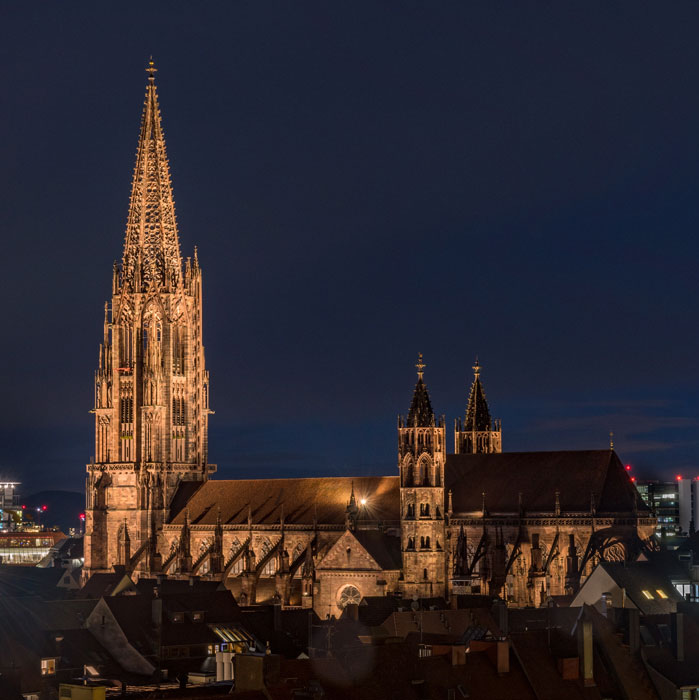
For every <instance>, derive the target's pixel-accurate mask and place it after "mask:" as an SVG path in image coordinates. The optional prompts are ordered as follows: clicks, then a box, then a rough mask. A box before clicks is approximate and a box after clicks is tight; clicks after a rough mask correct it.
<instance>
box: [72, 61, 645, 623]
mask: <svg viewBox="0 0 699 700" xmlns="http://www.w3.org/2000/svg"><path fill="white" fill-rule="evenodd" d="M148 71H149V78H148V83H147V87H146V96H145V104H144V107H143V116H142V120H141V130H140V137H139V143H138V151H137V156H136V167H135V170H134V175H133V180H132V186H131V199H130V204H129V214H128V219H127V224H126V239H125V242H124V252H123V257H122V261H121V265H116V264H115V266H114V270H113V275H112V298H111V304H107V305H106V306H105V312H104V314H105V315H104V337H103V339H102V344H101V345H100V351H99V366H98V369H97V372H96V374H95V404H94V409H93V413H94V415H95V455H94V458H93V460H92V461H91V463H90V464H88V465H87V482H86V501H87V503H86V535H85V568H84V572H85V577H86V578H89V576H90V575H92V574H93V573H96V572H106V571H111V570H112V569H113V567H114V566H122V567H125V568H126V570H127V571H129V572H130V573H131V574H132V575H133V576H135V577H153V576H156V575H167V576H173V577H190V576H201V577H205V578H209V579H214V580H221V581H223V582H224V583H225V585H226V586H227V587H228V588H230V589H231V590H232V591H233V593H234V595H235V597H236V599H237V600H238V602H239V603H240V604H243V605H250V604H254V603H256V602H257V603H259V602H270V601H275V602H278V603H281V604H282V605H298V606H303V607H309V608H310V607H313V608H314V609H315V610H316V611H317V612H318V613H319V614H320V615H321V616H323V617H325V616H327V615H331V616H332V615H338V614H340V612H341V610H342V608H343V607H344V606H346V605H347V604H349V603H359V602H360V601H361V599H362V598H364V597H368V596H386V595H396V596H403V597H406V598H410V599H412V598H414V597H443V598H445V599H447V600H448V601H449V602H450V603H452V604H454V603H455V602H456V601H457V600H458V596H459V595H464V594H473V593H487V594H491V595H500V596H501V597H503V598H504V599H506V600H507V601H508V602H509V603H510V604H512V605H541V604H542V603H544V602H545V601H546V599H547V597H548V596H551V595H561V594H564V593H566V592H571V591H574V590H576V589H577V588H578V586H579V585H580V582H581V580H582V579H583V578H584V577H585V576H586V575H587V574H588V573H589V572H590V570H591V568H592V567H593V566H594V564H595V563H596V562H598V561H599V560H600V559H611V560H619V561H622V560H631V559H633V558H635V557H636V556H637V555H638V553H639V552H641V551H642V549H643V548H644V547H648V546H651V544H652V542H651V537H652V534H653V531H654V528H655V519H654V518H653V517H652V516H651V514H650V512H649V511H648V509H647V507H646V506H645V505H644V504H643V502H642V500H641V499H640V497H639V496H638V494H637V492H636V489H635V487H634V486H633V484H632V483H631V482H630V480H629V479H628V476H627V474H626V472H625V470H624V467H623V465H622V464H621V463H620V461H619V459H618V457H617V456H616V454H615V453H614V451H613V450H611V449H610V450H600V451H578V452H574V451H570V452H529V453H506V452H505V453H503V452H502V433H501V426H500V423H499V422H495V421H493V420H492V418H491V415H490V411H489V408H488V403H487V401H486V397H485V392H484V390H483V384H482V382H481V378H480V367H479V366H478V363H476V366H475V367H474V371H475V377H474V380H473V384H472V386H471V391H470V395H469V397H468V400H467V408H466V412H465V416H464V418H463V420H461V419H459V420H457V421H456V422H455V427H454V453H453V454H450V453H448V452H447V449H448V448H447V434H446V426H445V421H444V418H443V417H441V418H439V417H437V416H436V415H435V413H434V411H433V409H432V405H431V401H430V397H429V394H428V390H427V386H426V384H425V380H424V370H425V365H424V363H423V361H422V357H420V359H419V360H418V364H417V370H418V378H417V383H416V385H415V389H414V392H413V397H412V403H411V404H410V408H409V411H408V413H407V415H406V416H405V417H404V418H400V419H399V422H398V428H397V438H398V455H397V468H396V469H395V470H394V473H393V474H392V475H389V476H382V477H355V478H352V477H351V476H348V477H343V478H337V477H325V478H320V477H319V478H310V479H307V478H306V479H259V480H256V479H245V480H215V479H213V478H212V475H213V474H214V473H215V471H216V467H215V465H213V464H210V463H209V456H208V449H207V430H208V420H209V414H210V413H211V411H210V409H209V400H208V395H209V374H208V372H207V370H206V364H205V357H204V346H203V343H202V330H203V329H202V320H201V319H202V271H201V268H200V265H199V261H198V258H197V253H196V250H195V251H194V255H193V256H192V257H187V258H185V259H184V260H183V258H182V255H181V252H180V247H179V239H178V232H177V222H176V218H175V207H174V200H173V194H172V186H171V181H170V173H169V167H168V160H167V155H166V151H165V139H164V136H163V130H162V125H161V116H160V107H159V104H158V96H157V92H156V86H155V68H154V67H153V64H152V63H151V64H150V67H149V69H148Z"/></svg>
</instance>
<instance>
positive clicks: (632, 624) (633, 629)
mask: <svg viewBox="0 0 699 700" xmlns="http://www.w3.org/2000/svg"><path fill="white" fill-rule="evenodd" d="M627 613H628V616H629V651H630V652H631V653H632V654H636V653H638V651H639V650H640V648H641V624H640V615H641V614H640V611H639V610H632V609H631V608H629V609H628V610H627Z"/></svg>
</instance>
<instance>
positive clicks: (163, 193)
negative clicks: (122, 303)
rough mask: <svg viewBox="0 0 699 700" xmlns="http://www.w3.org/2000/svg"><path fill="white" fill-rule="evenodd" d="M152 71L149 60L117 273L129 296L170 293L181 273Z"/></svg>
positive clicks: (153, 71) (175, 226)
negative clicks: (151, 290) (154, 291)
mask: <svg viewBox="0 0 699 700" xmlns="http://www.w3.org/2000/svg"><path fill="white" fill-rule="evenodd" d="M156 70H157V69H156V68H155V67H154V66H153V61H152V60H151V61H150V63H149V66H148V68H147V72H148V73H149V78H148V85H147V86H146V98H145V104H144V106H143V116H142V118H141V133H140V136H139V139H138V151H137V152H136V168H135V169H134V175H133V181H132V184H131V201H130V204H129V217H128V221H127V224H126V242H125V244H124V258H123V263H122V268H121V269H122V288H123V289H125V290H131V291H136V290H137V288H139V287H141V288H142V289H143V290H145V289H148V288H152V287H173V288H174V287H176V286H178V285H179V283H180V279H181V271H182V258H181V256H180V243H179V239H178V235H177V221H176V218H175V202H174V199H173V197H172V183H171V181H170V166H169V164H168V160H167V153H166V151H165V137H164V135H163V129H162V126H161V117H160V105H159V104H158V93H157V90H156V87H155V75H154V74H155V71H156Z"/></svg>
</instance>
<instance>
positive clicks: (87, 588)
mask: <svg viewBox="0 0 699 700" xmlns="http://www.w3.org/2000/svg"><path fill="white" fill-rule="evenodd" d="M135 590H136V586H135V584H134V582H133V581H132V580H131V578H130V576H129V575H128V574H125V573H123V572H112V573H108V574H107V573H105V574H99V573H98V574H92V576H90V578H89V580H88V581H87V583H86V584H85V585H84V586H83V587H82V588H81V589H80V593H79V595H80V596H81V597H82V598H102V597H103V596H114V595H119V594H120V593H124V592H125V591H135Z"/></svg>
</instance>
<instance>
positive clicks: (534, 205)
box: [0, 0, 699, 491]
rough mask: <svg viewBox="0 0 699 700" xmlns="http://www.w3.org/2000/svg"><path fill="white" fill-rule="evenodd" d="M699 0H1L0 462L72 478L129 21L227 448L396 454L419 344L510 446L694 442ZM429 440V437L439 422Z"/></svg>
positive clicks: (695, 468) (652, 463) (320, 463)
mask: <svg viewBox="0 0 699 700" xmlns="http://www.w3.org/2000/svg"><path fill="white" fill-rule="evenodd" d="M697 26H699V4H698V3H696V2H674V3H656V2H617V3H582V2H579V3H522V2H519V1H513V2H497V3H493V2H483V3H464V2H440V3H433V2H432V3H431V2H423V3H415V2H400V3H399V2H395V3H387V2H378V1H377V0H371V2H352V3H349V2H327V1H324V2H287V1H281V2H277V3H271V2H261V1H260V0H252V1H250V2H234V1H228V2H218V3H216V2H209V3H190V2H186V3H184V2H171V1H170V2H149V3H88V2H71V3H56V2H38V3H4V4H3V6H2V8H1V9H0V56H1V60H0V70H1V74H0V85H1V86H2V103H1V105H2V107H1V109H0V130H1V133H2V157H1V160H0V173H1V176H2V182H1V186H2V196H1V197H0V227H1V232H2V244H3V245H2V251H3V255H2V263H3V264H2V273H1V274H0V285H1V286H0V292H1V293H2V300H3V311H4V318H3V319H2V328H3V334H2V335H3V339H2V343H0V372H1V384H0V386H1V391H2V394H1V396H2V401H1V402H0V445H2V450H1V452H0V469H1V470H2V472H3V473H4V475H7V476H14V477H18V478H21V479H22V480H23V481H24V482H25V483H26V488H27V490H28V491H31V490H34V489H38V488H45V487H47V486H51V487H57V488H71V489H80V488H81V487H82V484H83V478H84V465H85V463H86V462H87V461H88V460H89V458H90V455H91V454H93V452H94V448H93V444H94V443H93V419H92V416H90V415H89V414H88V410H89V409H90V408H91V406H92V394H93V384H92V381H93V371H94V369H95V367H96V363H97V348H98V343H99V342H100V338H101V322H102V307H103V304H104V301H105V300H106V299H107V296H108V295H109V293H110V282H111V265H112V260H113V259H115V258H120V256H121V246H122V242H123V234H124V227H125V220H126V213H127V203H128V195H129V188H130V179H131V173H132V169H133V164H134V153H135V149H136V141H137V135H138V126H139V119H140V113H141V106H142V100H143V94H144V88H145V83H146V75H145V73H144V67H145V63H146V61H147V59H148V56H149V55H150V54H151V53H152V54H153V56H154V58H155V60H156V65H157V66H158V67H159V69H160V70H159V73H158V76H157V82H158V85H159V92H160V99H161V105H162V108H163V123H164V128H165V133H166V136H167V138H168V151H169V157H170V163H171V167H172V174H173V182H174V189H175V196H176V200H177V211H178V219H179V225H180V237H181V242H182V245H183V249H184V251H185V252H190V251H191V250H192V248H193V246H194V245H195V244H196V245H198V246H199V251H200V259H201V261H202V265H203V267H204V285H205V287H204V294H205V297H204V299H205V301H204V303H205V325H204V341H205V344H206V347H207V362H208V366H209V369H210V370H211V375H212V407H213V408H214V409H215V410H216V415H215V416H213V417H212V421H211V459H212V461H214V462H217V463H218V464H219V465H220V467H219V474H220V475H221V476H227V477H245V476H251V475H254V476H291V475H311V474H369V473H389V474H392V473H394V472H395V449H396V447H395V443H396V435H395V417H396V414H397V413H399V412H401V413H402V412H405V411H406V410H407V407H408V404H409V401H410V396H411V393H412V388H413V385H414V381H415V374H414V364H415V360H416V355H417V353H418V351H422V352H423V353H424V354H425V357H426V361H427V364H428V368H427V372H426V379H427V382H428V386H429V388H430V392H431V395H432V400H433V404H434V406H435V408H436V410H437V411H438V412H439V413H445V414H446V415H447V421H448V425H451V424H452V421H453V418H454V417H455V416H456V415H459V414H461V413H463V410H464V407H465V403H466V397H467V390H468V386H469V385H470V381H471V365H472V364H473V358H474V356H475V354H476V353H478V355H479V357H480V360H481V363H482V365H483V366H484V370H483V379H484V383H485V387H486V391H487V395H488V399H489V401H490V405H491V410H492V412H493V413H494V415H496V416H498V417H500V418H502V421H503V432H504V444H505V449H508V450H524V449H562V448H602V447H604V446H606V445H607V443H608V432H609V431H610V430H613V431H614V432H615V435H616V439H615V441H616V446H617V448H618V451H619V453H620V455H621V457H622V459H625V460H626V461H629V462H631V463H633V464H634V467H635V471H636V473H637V474H639V475H640V476H643V475H650V474H652V473H658V474H661V475H670V474H674V473H676V472H684V473H685V474H687V475H696V474H697V473H699V459H697V448H698V447H699V417H698V412H699V363H697V351H698V349H699V348H698V345H699V342H698V341H699V297H698V295H697V273H696V267H697V258H698V256H699V240H698V237H697V231H698V230H699V197H697V194H698V193H699V42H697ZM450 440H451V438H450Z"/></svg>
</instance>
